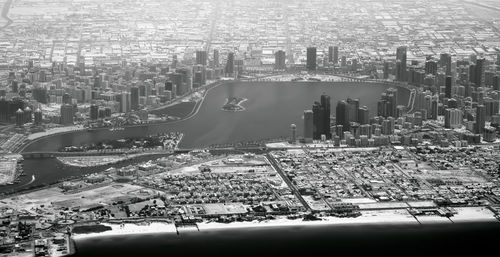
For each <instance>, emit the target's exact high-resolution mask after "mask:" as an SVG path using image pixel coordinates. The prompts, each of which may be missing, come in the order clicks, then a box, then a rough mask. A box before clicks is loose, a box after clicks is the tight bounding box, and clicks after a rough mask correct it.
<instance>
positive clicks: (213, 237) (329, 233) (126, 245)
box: [75, 223, 500, 257]
mask: <svg viewBox="0 0 500 257" xmlns="http://www.w3.org/2000/svg"><path fill="white" fill-rule="evenodd" d="M499 239H500V224H499V223H470V224H449V225H448V224H447V225H384V226H382V225H363V226H353V225H349V226H320V227H292V228H290V227H283V228H279V227H277V228H253V229H245V230H241V229H228V230H213V231H202V232H184V233H182V232H181V234H180V235H179V236H177V235H175V234H150V235H131V236H112V237H102V238H93V239H82V240H78V241H76V247H77V253H76V254H75V256H78V257H80V256H373V255H384V256H437V255H438V254H439V255H443V256H457V255H458V256H462V254H465V253H466V252H471V253H474V254H473V255H470V256H471V257H472V256H480V254H485V253H488V251H490V250H494V251H495V252H497V251H498V250H497V244H496V243H495V242H498V240H499ZM491 256H496V254H494V253H492V255H491Z"/></svg>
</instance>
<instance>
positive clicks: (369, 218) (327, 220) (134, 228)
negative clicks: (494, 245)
mask: <svg viewBox="0 0 500 257" xmlns="http://www.w3.org/2000/svg"><path fill="white" fill-rule="evenodd" d="M456 210H457V212H458V213H457V214H456V215H455V216H454V217H451V218H450V219H448V218H446V217H440V216H418V217H417V218H415V217H413V216H412V215H410V214H409V213H408V211H406V210H404V209H403V210H376V211H371V210H370V211H361V213H362V216H360V217H357V218H337V217H321V218H322V220H317V221H302V219H295V220H291V219H287V218H286V217H284V216H281V217H278V218H276V219H274V220H265V221H260V222H259V221H251V222H250V221H245V222H232V223H218V222H201V223H197V225H198V229H199V230H200V231H207V230H220V229H245V228H266V227H285V226H289V227H290V226H295V227H298V226H332V225H333V226H335V225H342V226H345V225H352V226H359V225H375V226H379V225H427V224H451V223H454V222H499V221H498V220H497V219H496V218H494V216H493V213H492V212H491V211H490V210H488V209H487V208H485V207H463V208H457V209H456ZM102 225H106V226H110V227H111V228H112V230H109V231H106V232H102V233H89V234H74V235H73V239H75V240H80V239H85V238H91V237H101V236H102V237H105V236H117V235H136V234H156V233H176V232H177V230H176V228H175V226H174V224H167V223H160V222H151V223H149V224H148V225H138V224H123V225H120V224H110V223H102ZM184 230H194V231H196V229H194V228H180V229H179V232H180V233H182V232H183V231H184Z"/></svg>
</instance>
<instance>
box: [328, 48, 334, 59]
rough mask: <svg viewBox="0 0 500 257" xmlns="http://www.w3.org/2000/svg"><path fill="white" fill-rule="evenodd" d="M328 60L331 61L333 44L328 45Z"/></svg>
mask: <svg viewBox="0 0 500 257" xmlns="http://www.w3.org/2000/svg"><path fill="white" fill-rule="evenodd" d="M328 62H333V46H329V47H328Z"/></svg>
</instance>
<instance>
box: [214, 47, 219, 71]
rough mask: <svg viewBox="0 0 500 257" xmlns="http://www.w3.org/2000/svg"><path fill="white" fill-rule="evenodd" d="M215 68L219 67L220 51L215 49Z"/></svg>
mask: <svg viewBox="0 0 500 257" xmlns="http://www.w3.org/2000/svg"><path fill="white" fill-rule="evenodd" d="M214 67H219V50H217V49H214Z"/></svg>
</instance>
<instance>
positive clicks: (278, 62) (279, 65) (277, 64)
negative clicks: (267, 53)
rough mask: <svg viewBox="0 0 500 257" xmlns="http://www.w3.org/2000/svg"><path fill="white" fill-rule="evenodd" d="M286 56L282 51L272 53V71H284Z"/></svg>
mask: <svg viewBox="0 0 500 257" xmlns="http://www.w3.org/2000/svg"><path fill="white" fill-rule="evenodd" d="M285 61H286V54H285V51H283V50H278V51H277V52H276V53H274V69H276V70H284V69H286V64H285Z"/></svg>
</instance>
